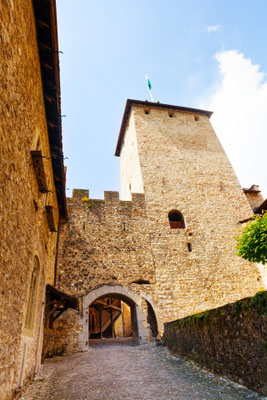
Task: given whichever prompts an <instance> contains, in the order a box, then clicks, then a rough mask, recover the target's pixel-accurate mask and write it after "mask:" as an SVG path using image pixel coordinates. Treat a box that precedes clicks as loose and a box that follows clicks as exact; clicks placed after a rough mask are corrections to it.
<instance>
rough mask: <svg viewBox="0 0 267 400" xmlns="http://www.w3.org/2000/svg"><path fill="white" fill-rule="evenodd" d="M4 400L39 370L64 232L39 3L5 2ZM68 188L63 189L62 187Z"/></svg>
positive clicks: (0, 54)
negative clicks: (42, 185)
mask: <svg viewBox="0 0 267 400" xmlns="http://www.w3.org/2000/svg"><path fill="white" fill-rule="evenodd" d="M0 20H1V24H0V59H1V71H0V91H1V98H0V119H1V123H0V143H1V146H0V222H1V230H0V244H1V245H0V259H1V274H0V288H1V289H0V398H1V400H5V399H10V398H13V395H14V393H15V390H16V389H17V388H18V387H19V386H21V385H22V384H23V381H27V380H28V379H29V378H32V377H33V376H34V374H35V373H36V370H37V369H38V367H39V364H40V360H41V352H42V342H43V329H42V327H43V305H42V303H43V302H44V295H45V286H46V284H47V283H49V284H53V282H54V266H55V257H56V245H57V233H56V232H51V231H50V228H49V226H48V219H47V215H46V213H45V206H46V205H52V206H53V207H54V208H53V216H54V222H55V226H57V224H58V220H59V212H58V201H57V196H56V187H55V181H54V174H53V169H52V164H51V153H50V145H49V138H48V132H47V120H46V112H45V106H44V96H43V88H42V77H41V70H40V59H39V51H38V43H37V35H36V25H35V16H34V11H33V2H32V1H31V0H21V1H19V2H16V1H13V0H4V1H2V2H1V5H0ZM32 150H33V151H36V150H38V151H40V152H41V154H42V155H43V156H44V157H45V158H43V159H42V161H43V165H44V171H45V180H46V183H47V186H48V189H49V192H47V193H40V190H39V187H38V184H37V179H36V172H35V170H34V167H33V159H32V157H31V151H32ZM63 191H64V189H63ZM35 260H38V263H37V265H38V268H39V269H38V272H37V286H36V295H35V296H34V299H33V301H34V303H33V308H32V310H33V312H32V317H33V323H32V327H31V328H29V329H27V328H26V327H25V319H26V312H27V305H28V299H29V293H30V285H31V277H32V271H33V266H34V262H35Z"/></svg>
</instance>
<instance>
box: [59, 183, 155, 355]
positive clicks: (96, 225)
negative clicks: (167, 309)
mask: <svg viewBox="0 0 267 400" xmlns="http://www.w3.org/2000/svg"><path fill="white" fill-rule="evenodd" d="M104 198H105V199H104V200H95V199H88V192H87V191H83V190H74V193H73V197H72V198H69V199H68V200H67V204H68V217H69V219H68V223H67V224H64V225H62V226H61V228H60V240H59V253H58V266H57V271H58V273H57V287H58V289H60V290H63V291H64V292H66V293H67V294H71V295H75V296H78V297H83V298H84V297H85V296H86V295H87V294H89V293H90V292H91V291H92V290H94V289H95V288H98V287H101V285H107V287H108V285H117V287H123V288H126V289H127V288H128V289H130V290H131V291H132V292H133V293H136V294H137V295H138V296H139V298H140V297H141V298H142V299H143V302H141V303H142V304H141V303H140V309H141V311H144V313H146V302H145V298H147V299H148V300H149V301H150V299H151V302H152V303H153V299H154V288H155V274H154V263H153V257H152V254H151V252H150V237H149V233H148V230H147V226H146V211H145V204H144V195H143V194H133V195H132V198H133V200H132V201H131V202H130V201H120V200H119V193H117V192H105V193H104ZM82 199H83V200H82ZM86 199H87V200H86ZM138 281H141V284H140V282H138ZM143 281H145V282H146V283H144V284H143V283H142V282H143ZM107 294H108V293H107ZM122 300H123V301H126V303H127V299H123V298H122ZM138 306H139V305H138ZM87 314H88V310H87V306H86V307H85V309H84V310H83V316H84V317H83V318H84V336H83V338H82V341H83V342H82V343H86V342H87V341H88V330H87V325H88V323H87V322H86V320H87V319H88V318H87ZM145 315H146V314H145ZM63 316H64V314H63ZM138 322H139V325H140V329H141V330H142V331H143V332H144V333H143V336H142V335H141V334H140V336H142V337H144V336H145V335H146V333H145V332H146V329H147V328H148V323H147V321H146V320H145V319H143V320H142V321H138ZM143 328H144V329H143ZM148 336H149V334H148ZM82 348H83V347H82Z"/></svg>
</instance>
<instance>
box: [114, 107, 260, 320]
mask: <svg viewBox="0 0 267 400" xmlns="http://www.w3.org/2000/svg"><path fill="white" fill-rule="evenodd" d="M211 114H212V113H211V112H208V111H204V110H197V109H191V108H184V107H177V106H170V105H165V104H160V103H148V102H143V101H136V100H128V101H127V104H126V108H125V112H124V117H123V121H122V125H121V130H120V134H119V139H118V144H117V149H116V156H120V161H121V192H122V200H130V199H131V193H136V192H138V193H144V196H145V205H146V213H147V229H148V231H149V235H150V243H151V252H152V255H153V260H154V267H155V282H156V284H155V297H156V298H155V302H156V304H157V306H158V310H159V314H158V315H159V319H161V321H159V322H163V320H165V321H166V320H170V319H173V318H180V317H183V316H186V315H190V314H193V313H194V312H199V311H202V310H206V309H210V308H214V307H217V306H219V305H222V304H225V303H229V302H231V301H235V300H236V299H239V298H242V297H246V296H249V295H253V294H254V293H255V291H257V290H258V289H259V287H260V285H261V282H260V280H261V278H260V276H259V273H258V271H257V268H256V266H255V265H251V264H249V263H247V262H245V261H244V260H242V259H240V258H238V257H237V256H236V255H235V239H234V237H235V236H236V235H238V230H239V228H240V221H241V220H244V219H245V218H247V217H249V216H250V215H251V213H252V210H251V207H250V205H249V203H248V201H247V199H246V197H245V195H244V193H243V190H242V189H241V187H240V184H239V182H238V180H237V177H236V175H235V173H234V171H233V169H232V167H231V164H230V162H229V160H228V158H227V156H226V154H225V152H224V150H223V148H222V146H221V144H220V142H219V140H218V138H217V136H216V134H215V132H214V130H213V128H212V126H211V124H210V120H209V118H210V116H211ZM173 222H174V223H173ZM175 222H176V223H175ZM172 228H177V229H172ZM162 314H164V316H162Z"/></svg>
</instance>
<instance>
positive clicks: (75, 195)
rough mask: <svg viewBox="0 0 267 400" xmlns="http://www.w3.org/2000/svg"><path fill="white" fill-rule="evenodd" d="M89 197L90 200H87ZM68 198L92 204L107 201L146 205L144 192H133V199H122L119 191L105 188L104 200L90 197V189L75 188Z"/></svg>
mask: <svg viewBox="0 0 267 400" xmlns="http://www.w3.org/2000/svg"><path fill="white" fill-rule="evenodd" d="M85 199H88V200H85ZM68 200H76V201H84V202H88V203H90V204H93V203H96V204H100V203H105V204H117V205H119V204H121V205H123V204H125V205H126V204H129V205H130V204H134V205H136V206H139V207H144V206H145V195H144V193H132V200H131V201H125V200H120V194H119V192H115V191H109V190H105V191H104V200H103V199H91V198H90V197H89V190H88V189H73V191H72V197H69V198H68Z"/></svg>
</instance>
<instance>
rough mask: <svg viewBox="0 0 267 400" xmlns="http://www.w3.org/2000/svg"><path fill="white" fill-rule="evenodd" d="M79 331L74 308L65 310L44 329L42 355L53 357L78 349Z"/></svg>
mask: <svg viewBox="0 0 267 400" xmlns="http://www.w3.org/2000/svg"><path fill="white" fill-rule="evenodd" d="M79 333H81V328H80V327H79V314H78V311H76V310H71V309H69V310H67V311H65V312H64V314H62V315H61V316H60V317H59V318H58V319H57V320H56V321H55V322H54V324H53V328H51V329H49V327H48V326H46V327H45V330H44V346H43V349H44V351H43V357H44V358H46V357H53V356H55V355H62V354H68V353H75V352H76V351H80V345H79V343H78V335H79Z"/></svg>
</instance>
